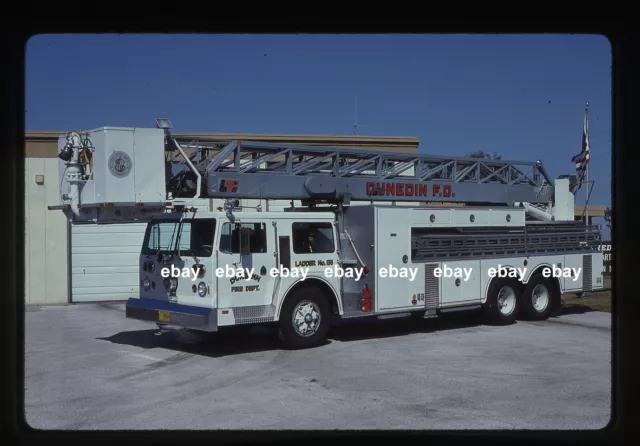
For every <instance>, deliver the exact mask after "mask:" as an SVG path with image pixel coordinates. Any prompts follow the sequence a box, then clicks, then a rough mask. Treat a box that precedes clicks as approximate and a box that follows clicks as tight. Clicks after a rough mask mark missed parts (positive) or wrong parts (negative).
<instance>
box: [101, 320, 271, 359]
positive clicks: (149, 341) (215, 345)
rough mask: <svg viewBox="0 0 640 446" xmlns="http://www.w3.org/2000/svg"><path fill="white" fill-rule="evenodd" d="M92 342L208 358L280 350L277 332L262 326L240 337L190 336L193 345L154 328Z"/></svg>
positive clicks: (174, 335)
mask: <svg viewBox="0 0 640 446" xmlns="http://www.w3.org/2000/svg"><path fill="white" fill-rule="evenodd" d="M96 339H97V340H100V341H108V342H111V343H114V344H120V345H129V346H132V347H138V348H143V349H145V350H150V349H167V350H173V351H176V352H184V353H191V354H195V355H201V356H207V357H210V358H220V357H223V356H228V355H241V354H245V353H259V352H262V351H269V350H276V349H280V348H281V345H280V340H279V339H278V336H277V333H276V332H274V331H273V330H268V329H265V328H263V327H254V328H253V329H252V330H251V331H250V332H249V333H248V334H246V335H242V336H231V335H224V336H220V335H218V334H212V335H210V336H207V337H204V338H201V337H194V339H193V341H195V342H190V340H189V339H188V338H187V339H182V337H181V336H178V335H177V334H176V333H174V332H159V331H158V330H156V329H149V330H134V331H123V332H120V333H116V334H114V335H112V336H109V337H105V338H96Z"/></svg>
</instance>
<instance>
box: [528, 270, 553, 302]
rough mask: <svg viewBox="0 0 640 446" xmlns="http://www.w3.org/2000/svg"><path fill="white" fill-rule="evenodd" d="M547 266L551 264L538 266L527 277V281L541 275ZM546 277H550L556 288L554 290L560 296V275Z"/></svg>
mask: <svg viewBox="0 0 640 446" xmlns="http://www.w3.org/2000/svg"><path fill="white" fill-rule="evenodd" d="M545 268H551V265H546V264H545V265H540V266H538V267H536V269H534V270H533V272H532V273H531V274H530V275H529V278H528V279H527V282H529V281H530V280H531V279H532V278H533V277H535V276H538V275H541V274H542V271H543V270H544V269H545ZM546 279H549V281H550V282H551V284H552V285H553V287H554V288H555V290H554V291H555V292H556V293H557V295H558V296H560V295H561V294H562V291H561V287H560V279H559V278H558V277H555V276H550V277H546Z"/></svg>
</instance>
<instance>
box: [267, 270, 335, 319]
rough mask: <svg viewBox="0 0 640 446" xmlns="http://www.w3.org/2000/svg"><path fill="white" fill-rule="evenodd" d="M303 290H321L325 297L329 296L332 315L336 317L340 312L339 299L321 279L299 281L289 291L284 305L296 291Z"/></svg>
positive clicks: (283, 300)
mask: <svg viewBox="0 0 640 446" xmlns="http://www.w3.org/2000/svg"><path fill="white" fill-rule="evenodd" d="M302 288H318V289H320V290H321V291H322V292H323V293H324V295H325V296H327V300H328V301H329V305H331V312H332V314H334V315H336V314H339V312H340V307H339V306H338V298H337V296H336V294H335V293H334V291H333V289H332V288H331V287H330V286H329V284H327V283H326V282H323V281H322V280H320V279H315V278H309V279H306V280H304V281H302V280H299V281H298V282H296V283H295V284H294V285H293V286H292V287H291V288H289V290H288V291H287V293H286V295H285V296H284V299H282V303H284V302H285V301H286V300H287V299H288V298H289V296H292V295H293V294H294V293H295V292H296V291H298V290H300V289H302ZM282 303H281V304H280V308H282Z"/></svg>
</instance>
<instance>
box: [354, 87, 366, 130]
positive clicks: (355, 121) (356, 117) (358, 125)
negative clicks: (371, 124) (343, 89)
mask: <svg viewBox="0 0 640 446" xmlns="http://www.w3.org/2000/svg"><path fill="white" fill-rule="evenodd" d="M367 125H368V124H358V95H356V113H355V120H354V122H353V134H354V135H357V134H358V127H367Z"/></svg>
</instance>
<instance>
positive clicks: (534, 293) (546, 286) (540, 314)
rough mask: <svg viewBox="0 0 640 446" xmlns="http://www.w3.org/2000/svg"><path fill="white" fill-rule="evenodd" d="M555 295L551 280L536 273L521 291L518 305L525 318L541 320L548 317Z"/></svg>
mask: <svg viewBox="0 0 640 446" xmlns="http://www.w3.org/2000/svg"><path fill="white" fill-rule="evenodd" d="M555 297H556V290H555V287H554V285H553V283H552V282H551V280H549V279H547V278H546V277H544V276H543V275H542V274H536V275H535V276H533V277H532V278H531V280H529V283H527V285H526V286H525V288H524V291H523V292H522V296H521V304H520V307H521V308H522V310H523V313H524V316H525V317H526V318H527V320H530V321H542V320H545V319H548V318H549V313H550V311H551V309H552V307H553V304H554V300H555Z"/></svg>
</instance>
